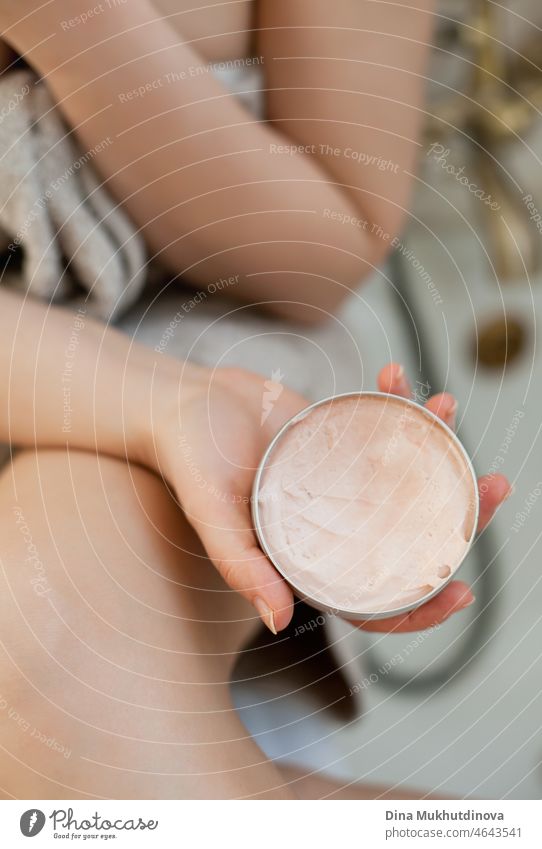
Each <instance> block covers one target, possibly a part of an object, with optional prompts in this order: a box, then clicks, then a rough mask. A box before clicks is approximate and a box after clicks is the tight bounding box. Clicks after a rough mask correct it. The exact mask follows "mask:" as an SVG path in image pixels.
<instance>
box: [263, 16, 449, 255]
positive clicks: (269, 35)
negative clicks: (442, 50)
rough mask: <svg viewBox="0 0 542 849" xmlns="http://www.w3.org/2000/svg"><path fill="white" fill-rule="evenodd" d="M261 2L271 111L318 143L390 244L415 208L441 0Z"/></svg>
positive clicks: (298, 135) (294, 132)
mask: <svg viewBox="0 0 542 849" xmlns="http://www.w3.org/2000/svg"><path fill="white" fill-rule="evenodd" d="M259 6H260V15H259V19H258V25H259V29H258V33H259V35H258V39H259V42H258V51H259V52H261V53H262V54H263V56H264V58H265V60H266V67H267V68H268V73H269V90H268V97H267V107H268V114H269V117H270V119H271V120H272V121H273V122H274V123H277V125H278V126H280V128H281V130H282V132H285V133H287V134H288V135H289V136H290V137H291V138H292V139H295V140H296V141H297V142H299V144H306V143H308V142H313V143H316V146H317V149H318V151H319V155H320V157H321V159H322V161H323V163H324V165H325V167H326V169H327V170H328V171H329V172H330V173H331V174H332V175H333V177H334V178H335V179H336V180H337V182H338V183H340V184H342V185H344V186H345V190H346V192H347V193H348V195H349V196H350V199H351V200H352V202H353V203H354V204H355V205H356V207H357V208H358V209H359V210H360V211H363V213H364V214H365V216H366V217H367V218H368V219H369V221H371V222H372V223H374V224H375V225H376V227H375V230H376V229H378V228H379V227H380V228H381V242H382V248H383V252H385V249H386V243H388V247H389V241H390V238H391V237H393V236H394V235H396V234H397V232H398V231H399V230H400V228H401V227H402V224H403V220H404V218H405V217H406V215H407V212H408V205H409V193H410V189H411V186H412V172H413V171H414V169H415V163H416V159H417V156H418V152H419V146H420V143H419V136H420V133H421V128H422V124H423V119H424V114H425V113H424V109H423V98H424V88H425V82H426V79H425V75H426V66H427V63H428V59H429V53H430V44H431V36H432V30H433V19H434V6H435V3H434V0H390V2H386V0H379V2H375V0H335V2H333V3H330V2H329V0H296V2H295V3H292V2H291V0H261V2H260V4H259ZM267 60H269V61H267ZM379 232H380V231H379Z"/></svg>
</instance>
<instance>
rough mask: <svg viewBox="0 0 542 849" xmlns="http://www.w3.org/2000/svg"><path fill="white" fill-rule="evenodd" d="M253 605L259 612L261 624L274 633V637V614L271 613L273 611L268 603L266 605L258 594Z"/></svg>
mask: <svg viewBox="0 0 542 849" xmlns="http://www.w3.org/2000/svg"><path fill="white" fill-rule="evenodd" d="M254 607H255V608H256V610H257V611H258V613H259V614H260V619H261V620H262V622H263V624H264V625H265V626H266V627H267V628H269V630H270V631H271V633H272V634H274V635H275V637H276V636H277V629H276V626H275V614H274V613H273V611H272V610H271V608H270V607H269V605H267V604H266V603H265V601H264V600H263V598H260V597H259V596H257V597H256V598H255V599H254Z"/></svg>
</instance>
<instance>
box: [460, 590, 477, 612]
mask: <svg viewBox="0 0 542 849" xmlns="http://www.w3.org/2000/svg"><path fill="white" fill-rule="evenodd" d="M475 601H476V598H475V597H474V596H473V594H472V593H469V595H468V596H467V601H465V602H464V603H463V605H462V606H461V610H466V608H467V607H470V606H471V604H474V602H475Z"/></svg>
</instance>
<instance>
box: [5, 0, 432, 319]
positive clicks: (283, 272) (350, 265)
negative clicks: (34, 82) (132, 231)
mask: <svg viewBox="0 0 542 849" xmlns="http://www.w3.org/2000/svg"><path fill="white" fill-rule="evenodd" d="M423 4H426V5H427V6H428V7H429V6H430V5H431V0H423ZM423 4H422V5H423ZM14 5H15V4H14ZM29 5H32V3H31V2H29V0H27V2H26V3H23V7H24V6H29ZM36 5H38V4H37V3H36V2H34V6H36ZM20 6H21V4H19V5H18V8H19V9H20ZM327 6H329V11H326V7H327ZM413 6H414V4H413V3H411V2H410V0H405V2H401V3H399V4H398V7H397V8H396V7H395V6H394V7H393V8H392V9H390V7H389V6H388V4H385V3H378V2H361V0H359V2H358V0H338V2H335V3H333V4H328V3H326V2H325V0H321V2H320V0H318V2H311V3H309V2H304V0H301V2H297V3H295V4H292V3H288V2H286V0H284V2H276V3H275V2H274V0H273V2H263V3H262V5H261V16H260V21H259V24H260V26H262V27H263V28H264V29H263V30H262V32H261V34H260V47H261V52H262V54H263V60H264V63H265V64H264V68H265V71H266V76H267V85H268V86H270V87H271V89H273V88H276V91H271V93H270V96H269V108H270V114H271V118H272V121H271V123H268V124H266V123H262V122H258V121H255V120H254V119H253V118H252V117H251V115H249V114H248V112H247V111H246V110H245V109H244V108H243V106H242V105H240V104H239V102H238V101H237V99H236V98H235V97H234V96H232V95H231V94H229V93H228V92H226V91H225V90H224V89H223V87H222V86H221V85H220V84H219V83H218V82H217V81H216V80H215V79H214V77H213V75H212V74H211V73H210V72H209V71H207V72H205V71H202V70H201V69H202V68H205V67H206V66H207V61H206V60H204V59H202V56H201V55H200V53H199V52H198V47H199V44H198V43H197V42H196V43H182V41H181V39H180V38H179V35H178V29H177V31H175V30H174V29H173V28H172V26H171V25H170V23H169V22H168V20H163V19H161V18H160V17H159V16H158V15H157V13H156V11H155V9H154V7H153V6H152V4H151V3H150V2H147V0H140V2H138V3H126V4H123V5H119V6H118V7H116V8H114V9H112V10H109V11H108V12H107V14H102V15H99V16H97V17H93V18H91V19H89V20H88V21H87V22H86V23H84V25H78V26H74V27H69V28H67V29H66V20H68V19H70V20H73V19H74V17H76V15H77V14H78V13H80V12H84V11H85V10H87V8H88V4H87V3H86V0H70V2H69V3H68V2H66V0H57V2H55V3H54V4H48V5H47V7H46V8H45V9H43V10H41V11H34V13H33V14H32V15H31V16H29V17H27V18H26V19H25V20H22V21H21V22H20V23H15V24H14V25H13V26H12V27H11V28H10V29H9V31H8V32H7V37H8V38H9V39H10V40H11V41H12V43H13V44H14V45H15V46H16V47H17V49H19V50H20V51H21V52H23V53H25V54H27V58H28V59H29V60H30V61H31V62H32V63H34V65H35V66H36V67H37V69H38V70H39V71H40V72H41V73H42V74H43V75H44V76H45V77H46V80H47V83H48V85H49V86H50V87H51V89H52V91H53V93H54V95H55V98H56V99H57V101H58V102H59V104H60V105H61V108H62V110H63V111H64V113H65V115H66V117H67V119H68V121H69V123H70V124H71V125H72V126H73V127H75V128H76V129H77V133H78V135H79V137H80V139H81V142H82V144H83V145H84V147H85V149H93V148H95V147H96V146H97V145H100V143H101V142H103V140H104V139H105V138H110V139H112V140H113V143H112V144H107V145H105V146H104V147H103V148H102V149H101V150H100V151H99V152H98V154H97V155H96V156H95V157H94V162H95V164H96V165H97V167H98V168H99V169H100V170H101V172H102V174H103V175H104V177H105V178H106V179H108V181H109V185H110V187H111V189H112V190H113V191H114V193H115V194H116V195H117V197H118V198H119V199H121V200H122V201H123V202H124V203H125V205H126V208H127V209H128V211H129V213H130V214H131V216H132V218H133V220H135V221H136V223H137V224H138V225H139V226H141V227H142V228H143V231H144V233H145V236H146V239H147V242H148V244H149V246H150V248H151V249H152V250H153V251H155V252H156V253H158V254H160V255H161V256H162V258H163V259H164V260H165V261H166V262H167V263H168V265H169V267H170V268H171V269H172V270H173V271H175V272H177V273H183V274H184V275H185V277H186V278H187V279H188V280H189V281H192V282H193V283H195V284H199V283H200V282H202V281H207V280H209V279H212V278H213V277H218V276H220V275H224V274H226V273H227V274H228V275H231V274H239V275H240V283H239V285H238V286H236V287H235V290H233V289H232V294H235V295H237V296H238V297H240V298H242V299H245V300H256V301H260V300H264V301H267V300H273V299H278V300H282V299H284V300H285V301H288V302H294V303H285V304H282V305H279V306H276V307H275V308H276V309H278V311H279V312H282V313H286V314H288V315H291V316H295V317H298V318H309V319H314V318H318V317H322V315H323V314H325V311H328V310H329V311H331V310H333V309H334V308H335V307H336V306H337V304H338V303H339V302H340V301H341V300H342V298H343V297H344V296H345V294H347V293H348V292H349V290H350V289H351V288H353V287H355V286H356V284H357V283H358V282H359V280H360V279H361V278H362V277H363V276H364V275H366V274H367V273H368V272H370V271H371V269H372V268H373V267H374V265H375V264H377V263H378V262H379V261H380V260H381V258H382V257H383V255H384V254H385V252H386V251H387V250H388V249H389V239H383V238H382V237H381V235H380V231H379V229H378V228H379V227H381V228H382V229H383V230H384V231H385V232H386V233H389V234H390V237H391V236H393V235H394V233H395V232H396V229H397V227H398V226H400V222H401V219H402V215H403V210H404V207H405V205H406V203H407V195H408V182H409V179H408V176H407V175H406V174H405V173H404V169H405V168H406V169H408V168H409V167H411V165H412V160H413V154H414V151H415V147H416V143H415V137H416V133H417V131H418V127H419V111H418V105H419V101H420V96H421V95H420V92H421V90H422V79H421V77H420V76H419V74H421V73H422V70H423V63H424V59H425V56H426V54H427V41H428V38H429V32H430V20H429V19H430V14H429V12H418V11H414V9H413ZM290 7H291V8H290ZM20 14H21V12H20V11H19V12H18V15H19V16H20ZM14 20H15V21H16V20H17V16H14ZM315 22H317V26H318V27H320V29H318V30H314V29H312V27H313V26H314V25H315ZM337 25H340V26H341V27H343V28H342V29H340V30H335V29H330V27H336V26H337ZM180 26H181V28H182V21H181V24H180ZM274 27H281V29H278V30H275V29H273V28H274ZM288 27H294V29H292V30H291V31H290V30H289V29H288ZM307 27H308V28H307ZM344 27H345V28H346V29H344ZM366 29H368V30H369V31H370V32H365V31H364V30H366ZM360 30H361V31H360ZM378 32H382V33H384V34H383V35H378V34H376V33H378ZM49 35H50V36H51V37H50V38H47V36H49ZM44 39H46V40H44ZM411 39H414V41H411ZM40 42H41V43H40ZM309 54H310V55H325V56H332V57H335V58H336V59H338V61H333V62H329V61H328V60H327V59H325V60H314V61H313V60H305V59H299V60H295V61H294V60H291V59H288V60H284V61H282V60H280V59H279V58H278V57H281V56H285V55H286V56H292V55H298V56H299V55H309ZM367 58H368V59H369V61H370V62H371V61H374V60H375V59H378V61H379V62H381V63H382V64H383V65H386V64H391V65H393V64H394V63H395V64H397V65H398V67H399V68H400V70H395V71H390V70H386V69H385V68H382V67H380V66H375V65H371V64H369V65H367V64H364V60H365V59H367ZM331 65H332V66H333V70H330V66H331ZM194 69H195V70H194ZM198 69H199V71H198ZM307 83H309V87H310V89H311V90H310V91H306V88H307ZM298 87H301V89H302V90H301V91H299V90H298ZM329 88H332V89H335V91H333V92H329V91H328V89H329ZM326 89H327V90H326ZM337 90H339V92H337ZM344 90H348V91H349V92H350V93H344V94H342V93H340V92H342V91H344ZM135 91H142V92H144V94H143V95H139V94H137V95H134V94H133V92H135ZM403 104H404V105H403ZM307 118H309V119H312V120H307ZM321 119H323V122H322V121H321ZM323 143H326V144H327V143H330V144H331V145H332V146H333V147H339V148H340V149H341V151H342V152H340V153H339V154H338V155H337V156H330V155H328V154H322V153H321V152H320V144H323ZM301 144H302V145H303V146H305V145H308V146H309V147H308V148H307V150H300V149H297V147H298V146H299V145H301ZM311 146H312V147H311ZM346 148H352V150H353V151H359V153H360V154H362V155H364V156H367V157H369V159H370V157H371V156H373V155H378V157H380V159H381V160H385V159H389V160H390V161H391V162H392V166H393V171H391V170H388V171H384V170H379V168H378V166H376V167H375V166H374V164H371V165H366V166H364V165H360V163H359V162H358V161H356V160H355V159H353V158H351V157H350V156H349V155H348V153H347V152H346ZM392 166H390V167H392ZM395 166H397V168H395ZM345 220H346V221H348V222H350V223H347V224H345V223H344V221H345ZM296 301H299V302H300V305H296V303H295V302H296ZM304 304H308V305H313V306H315V307H317V308H318V311H317V312H316V313H315V312H313V311H311V310H310V309H306V308H305V307H304V306H303V305H304ZM321 311H323V312H321Z"/></svg>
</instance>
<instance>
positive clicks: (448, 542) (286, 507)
mask: <svg viewBox="0 0 542 849" xmlns="http://www.w3.org/2000/svg"><path fill="white" fill-rule="evenodd" d="M478 506H479V505H478V488H477V482H476V476H475V474H474V470H473V468H472V464H471V462H470V460H469V457H468V456H467V454H466V452H465V449H464V448H463V446H462V445H461V443H460V442H459V440H458V438H457V437H456V435H455V434H454V433H453V432H452V431H451V430H450V428H448V427H447V426H446V425H445V424H444V423H443V422H442V421H441V420H440V419H439V418H437V416H435V415H433V413H431V412H429V411H428V410H426V409H425V408H424V407H421V406H420V405H419V404H417V403H415V402H414V401H410V400H406V399H404V398H400V397H397V396H393V395H386V394H384V393H380V392H360V393H351V394H345V395H337V396H335V397H333V398H328V399H326V400H324V401H319V402H317V403H316V404H312V405H311V406H310V407H307V408H306V409H305V410H303V411H302V412H300V413H299V414H298V415H296V416H295V417H294V418H293V419H291V420H290V421H289V422H288V423H287V424H285V425H284V427H283V428H282V429H281V430H280V431H279V433H278V434H277V435H276V436H275V438H274V439H273V441H272V442H271V444H270V445H269V447H268V449H267V451H266V452H265V455H264V457H263V459H262V461H261V463H260V466H259V468H258V471H257V473H256V478H255V481H254V490H253V498H252V511H253V518H254V526H255V529H256V533H257V535H258V539H259V542H260V545H261V547H262V549H263V551H264V552H265V554H266V555H267V556H268V557H269V559H270V560H271V562H272V563H273V564H274V566H275V567H276V568H277V570H278V571H279V572H280V574H281V575H282V576H283V577H284V578H285V579H286V580H287V582H288V583H289V584H290V586H291V587H292V589H293V591H294V592H295V593H296V595H298V596H299V597H301V598H303V599H304V600H306V601H307V602H308V603H309V604H311V605H312V606H314V607H316V608H318V609H320V610H326V611H333V612H334V613H336V614H337V615H339V616H343V617H345V618H347V619H353V620H356V619H371V618H373V619H383V618H386V617H388V616H395V615H397V614H400V613H405V612H407V611H409V610H412V609H413V608H414V607H417V606H418V605H420V604H423V603H425V602H426V601H428V600H429V599H430V598H431V597H432V596H433V595H435V594H436V593H438V592H439V591H440V590H442V588H443V587H444V586H445V585H446V584H447V583H448V581H450V579H451V578H452V577H453V576H454V575H455V573H456V572H457V569H458V568H459V566H460V564H461V563H462V561H463V560H464V558H465V556H466V554H467V552H468V550H469V548H470V546H471V544H472V541H473V539H474V535H475V533H476V527H477V524H478Z"/></svg>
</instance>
